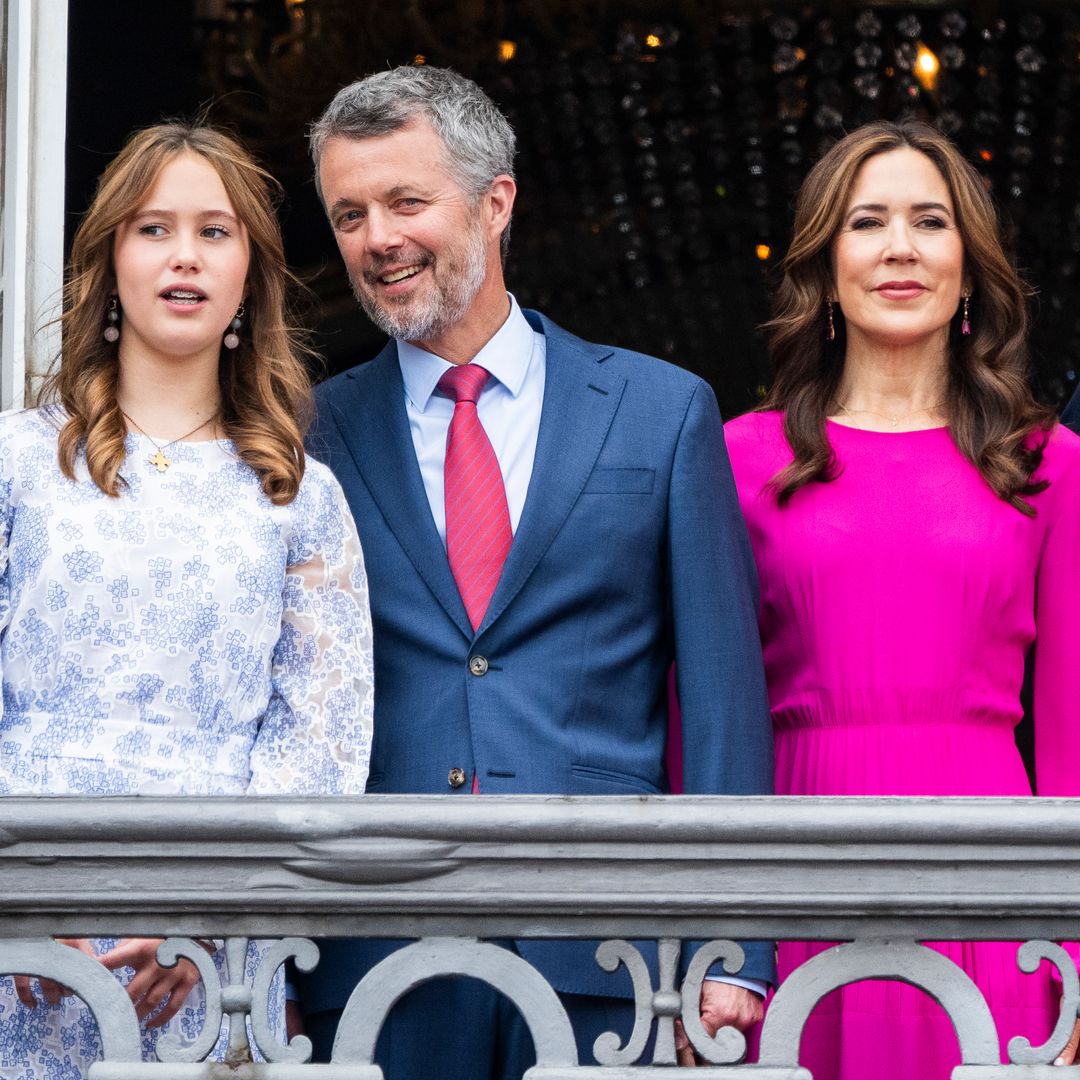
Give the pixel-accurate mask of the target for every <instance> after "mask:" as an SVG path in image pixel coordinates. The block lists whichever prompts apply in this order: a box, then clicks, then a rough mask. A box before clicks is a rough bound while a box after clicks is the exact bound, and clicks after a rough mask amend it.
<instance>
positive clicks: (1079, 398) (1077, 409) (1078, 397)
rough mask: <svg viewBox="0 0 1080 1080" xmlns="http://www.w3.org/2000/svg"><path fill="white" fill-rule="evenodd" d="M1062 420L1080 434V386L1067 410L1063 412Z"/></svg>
mask: <svg viewBox="0 0 1080 1080" xmlns="http://www.w3.org/2000/svg"><path fill="white" fill-rule="evenodd" d="M1061 422H1062V423H1063V424H1064V425H1065V426H1066V427H1067V428H1071V429H1072V430H1073V431H1075V432H1076V434H1077V435H1080V387H1077V389H1076V393H1074V394H1073V396H1072V398H1071V399H1070V401H1069V404H1068V405H1066V406H1065V411H1064V412H1063V413H1062V414H1061Z"/></svg>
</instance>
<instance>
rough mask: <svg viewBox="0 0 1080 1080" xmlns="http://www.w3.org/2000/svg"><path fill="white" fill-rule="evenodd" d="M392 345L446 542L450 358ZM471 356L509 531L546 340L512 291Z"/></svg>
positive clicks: (525, 467)
mask: <svg viewBox="0 0 1080 1080" xmlns="http://www.w3.org/2000/svg"><path fill="white" fill-rule="evenodd" d="M397 348H398V364H399V365H400V366H401V378H402V380H403V381H404V383H405V412H406V414H407V415H408V417H409V431H410V433H411V434H412V441H413V448H414V449H415V450H416V460H417V462H418V463H419V465H420V476H421V477H422V478H423V481H424V491H425V492H426V494H427V499H428V505H429V506H430V507H431V516H432V517H433V518H434V519H435V528H436V529H438V530H439V536H440V537H442V542H443V543H444V544H445V543H446V503H445V501H444V491H445V487H444V481H443V465H444V464H445V461H446V432H447V430H448V429H449V427H450V420H451V419H452V417H453V415H454V402H453V400H452V399H451V398H449V397H447V396H446V395H445V394H444V393H443V392H442V391H441V390H438V389H437V385H438V382H439V380H440V379H441V378H442V376H443V373H444V372H445V371H448V370H449V369H450V368H452V367H453V366H454V365H453V364H451V363H450V361H449V360H444V359H443V358H442V357H441V356H436V355H435V354H434V353H430V352H428V351H427V350H426V349H421V348H419V347H418V346H416V345H412V344H410V343H409V342H407V341H398V343H397ZM472 363H474V364H479V365H480V366H481V367H483V368H486V369H487V370H488V371H489V372H491V378H490V379H488V381H487V383H486V384H485V385H484V389H483V390H481V391H480V400H479V401H478V402H477V403H476V412H477V415H478V416H479V417H480V423H481V424H483V425H484V430H485V431H486V432H487V437H488V439H489V440H490V442H491V446H492V449H493V450H494V451H495V457H496V458H497V459H498V462H499V469H500V471H501V472H502V477H503V484H504V485H505V487H506V505H507V509H508V510H509V511H510V528H511V530H512V531H513V532H514V533H515V534H516V533H517V527H518V522H519V521H520V520H521V511H522V509H523V507H524V506H525V496H526V495H527V494H528V492H529V481H530V480H531V479H532V471H533V461H534V460H535V458H536V439H537V436H538V435H539V433H540V411H541V409H542V408H543V404H544V378H545V375H546V373H547V346H546V343H545V341H544V335H543V334H539V333H537V332H536V331H535V330H534V329H533V328H532V327H531V326H530V325H529V323H528V322H527V320H526V319H525V316H524V315H523V314H522V313H521V308H520V307H518V302H517V300H515V299H514V297H513V296H510V314H509V315H507V317H506V322H504V323H503V324H502V326H501V327H499V329H498V331H497V332H496V333H495V336H494V337H492V338H491V340H490V341H488V343H487V344H486V345H485V346H484V347H483V348H482V349H481V350H480V351H479V352H478V353H477V354H476V356H474V357H473V359H472ZM709 979H710V981H713V982H726V983H731V984H732V985H734V986H743V987H745V988H746V989H747V990H753V991H754V992H755V993H757V994H760V995H761V996H762V997H764V996H765V992H766V987H765V984H764V983H761V982H759V981H758V980H757V979H740V978H737V977H733V976H723V977H713V976H709Z"/></svg>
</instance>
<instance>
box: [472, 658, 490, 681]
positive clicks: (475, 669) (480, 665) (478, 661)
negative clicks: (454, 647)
mask: <svg viewBox="0 0 1080 1080" xmlns="http://www.w3.org/2000/svg"><path fill="white" fill-rule="evenodd" d="M469 671H471V672H472V673H473V674H474V675H476V676H480V675H486V674H487V673H488V662H487V658H486V657H483V656H470V657H469Z"/></svg>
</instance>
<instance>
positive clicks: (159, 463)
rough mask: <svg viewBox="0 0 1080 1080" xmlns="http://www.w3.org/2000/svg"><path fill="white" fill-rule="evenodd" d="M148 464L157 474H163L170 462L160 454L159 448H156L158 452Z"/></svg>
mask: <svg viewBox="0 0 1080 1080" xmlns="http://www.w3.org/2000/svg"><path fill="white" fill-rule="evenodd" d="M150 464H151V465H153V466H154V468H155V469H157V471H158V472H159V473H162V472H164V471H165V470H166V469H167V468H168V467H169V466H170V465H171V464H172V462H171V461H170V460H169V459H168V458H167V457H166V456H165V455H164V454H163V453H162V452H161V447H160V446H159V447H158V452H157V453H156V454H155V455H154V456H153V457H152V458H150Z"/></svg>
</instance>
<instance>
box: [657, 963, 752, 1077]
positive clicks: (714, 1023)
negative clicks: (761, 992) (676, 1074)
mask: <svg viewBox="0 0 1080 1080" xmlns="http://www.w3.org/2000/svg"><path fill="white" fill-rule="evenodd" d="M764 1015H765V1010H764V1008H763V1007H762V1003H761V998H760V997H759V996H758V995H757V994H755V993H754V992H753V991H752V990H747V989H746V988H745V987H743V986H733V985H732V984H731V983H724V982H713V981H712V980H710V979H706V980H705V981H704V982H703V983H702V984H701V1026H702V1027H704V1028H705V1031H706V1032H707V1033H708V1035H709V1037H710V1038H712V1037H713V1036H715V1035H716V1033H717V1032H718V1031H719V1030H720V1029H721V1028H722V1027H735V1028H738V1029H739V1030H740V1031H746V1029H747V1028H749V1027H752V1026H753V1025H754V1024H756V1023H757V1022H758V1021H759V1020H760V1019H761V1018H762V1016H764ZM675 1050H676V1053H677V1055H678V1061H679V1064H680V1065H682V1066H690V1065H695V1064H697V1062H696V1060H695V1058H694V1048H693V1047H692V1046H691V1045H690V1040H689V1039H688V1038H687V1037H686V1032H685V1031H684V1030H683V1026H682V1024H680V1023H679V1022H678V1021H676V1022H675Z"/></svg>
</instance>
